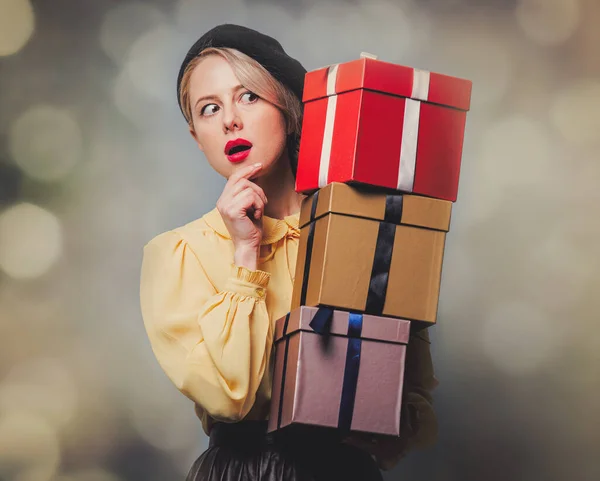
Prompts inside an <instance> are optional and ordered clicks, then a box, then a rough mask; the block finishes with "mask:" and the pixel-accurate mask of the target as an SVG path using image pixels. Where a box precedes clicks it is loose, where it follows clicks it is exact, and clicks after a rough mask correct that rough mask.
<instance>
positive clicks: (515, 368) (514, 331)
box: [482, 301, 563, 376]
mask: <svg viewBox="0 0 600 481" xmlns="http://www.w3.org/2000/svg"><path fill="white" fill-rule="evenodd" d="M562 334H563V330H562V329H561V328H560V326H556V323H552V320H551V319H549V316H548V314H547V313H546V312H543V311H542V310H540V309H538V308H536V307H534V306H533V305H531V304H527V303H523V302H518V301H507V302H504V303H502V304H500V305H498V306H497V307H496V308H495V309H492V310H491V311H490V313H489V315H488V316H487V318H485V319H483V327H482V348H483V351H484V354H485V355H486V356H487V357H488V358H489V359H490V361H491V362H492V363H493V364H494V365H495V366H496V368H498V369H499V370H500V371H502V372H503V373H505V374H508V375H511V376H523V375H530V374H534V373H535V372H537V371H538V369H540V368H543V367H544V365H547V364H548V363H549V362H550V361H551V360H553V359H554V358H555V357H556V356H560V349H559V348H560V346H561V341H562V339H563V336H562Z"/></svg>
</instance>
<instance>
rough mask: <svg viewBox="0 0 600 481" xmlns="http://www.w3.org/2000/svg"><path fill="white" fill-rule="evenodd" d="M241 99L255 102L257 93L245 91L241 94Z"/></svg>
mask: <svg viewBox="0 0 600 481" xmlns="http://www.w3.org/2000/svg"><path fill="white" fill-rule="evenodd" d="M242 100H243V101H244V102H247V103H252V102H256V101H257V100H258V95H256V94H255V93H254V92H246V93H245V94H243V95H242Z"/></svg>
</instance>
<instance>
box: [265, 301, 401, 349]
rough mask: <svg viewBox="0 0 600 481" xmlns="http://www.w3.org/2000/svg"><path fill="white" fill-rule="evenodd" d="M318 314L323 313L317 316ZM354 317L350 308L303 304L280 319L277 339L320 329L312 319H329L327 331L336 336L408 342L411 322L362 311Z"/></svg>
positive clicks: (276, 330)
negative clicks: (358, 328)
mask: <svg viewBox="0 0 600 481" xmlns="http://www.w3.org/2000/svg"><path fill="white" fill-rule="evenodd" d="M317 313H318V314H319V316H318V317H316V318H315V316H317ZM352 316H353V317H352V318H351V313H349V312H347V311H342V310H337V309H332V308H328V307H310V306H300V307H298V308H297V309H294V310H293V311H291V312H290V313H289V314H288V315H287V316H284V317H282V318H280V319H278V320H277V322H276V324H275V342H277V341H280V340H282V339H283V338H284V337H286V336H289V335H292V334H294V333H295V332H298V331H306V332H312V333H314V332H318V331H319V328H318V327H313V326H315V324H314V323H313V326H311V323H312V321H313V320H315V321H317V322H318V321H325V322H326V323H327V324H328V326H329V327H328V329H327V331H328V332H329V333H330V334H331V335H334V336H345V337H360V338H361V339H370V340H374V341H386V342H393V343H397V344H406V343H408V339H409V336H410V321H407V320H404V319H396V318H392V317H381V316H373V315H369V314H362V313H352ZM358 318H360V319H358ZM357 321H358V323H359V324H360V332H356V324H357ZM349 331H350V332H349Z"/></svg>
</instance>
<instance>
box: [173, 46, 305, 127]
mask: <svg viewBox="0 0 600 481" xmlns="http://www.w3.org/2000/svg"><path fill="white" fill-rule="evenodd" d="M208 55H220V56H221V57H223V58H224V59H225V60H227V62H229V65H231V68H232V69H233V72H234V73H235V76H236V77H237V78H238V79H239V81H240V82H241V84H242V85H243V86H244V87H245V88H247V89H248V90H250V91H252V92H253V93H255V94H256V95H258V96H259V97H260V98H262V99H264V100H266V101H267V102H270V103H271V104H273V105H275V106H276V107H278V108H279V109H280V110H281V112H282V113H283V115H284V118H285V121H286V126H287V132H288V134H289V135H294V136H295V137H298V138H299V137H300V131H301V128H302V103H301V101H300V99H299V98H298V97H296V95H295V94H294V93H293V92H292V91H291V90H290V89H289V88H288V87H287V86H285V85H284V84H282V83H281V82H279V81H278V80H277V79H275V77H273V76H272V75H271V74H270V73H269V72H268V71H267V69H265V68H264V67H263V66H262V65H261V64H260V63H258V62H257V61H256V60H254V59H253V58H251V57H249V56H248V55H246V54H244V53H242V52H240V51H239V50H235V49H232V48H227V47H219V48H216V47H209V48H206V49H204V50H203V51H202V52H200V53H199V54H198V56H197V57H195V58H194V59H193V60H192V61H191V62H190V63H189V64H188V65H187V67H186V69H185V71H184V73H183V76H182V79H181V85H180V88H179V101H180V103H181V106H182V110H183V115H184V117H185V119H186V120H187V122H188V124H189V125H190V126H191V125H192V124H193V120H192V107H191V104H190V78H191V76H192V72H193V71H194V69H195V68H196V66H197V65H198V64H199V63H200V62H201V61H202V60H203V59H204V58H205V57H207V56H208Z"/></svg>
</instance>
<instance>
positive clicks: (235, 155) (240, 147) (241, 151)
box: [225, 138, 252, 162]
mask: <svg viewBox="0 0 600 481" xmlns="http://www.w3.org/2000/svg"><path fill="white" fill-rule="evenodd" d="M251 148H252V142H250V141H249V140H246V139H242V138H239V139H234V140H230V141H229V142H227V144H225V155H226V156H227V159H229V162H241V161H242V160H244V159H245V158H246V157H248V155H249V154H250V149H251Z"/></svg>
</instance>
